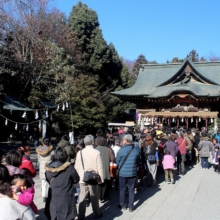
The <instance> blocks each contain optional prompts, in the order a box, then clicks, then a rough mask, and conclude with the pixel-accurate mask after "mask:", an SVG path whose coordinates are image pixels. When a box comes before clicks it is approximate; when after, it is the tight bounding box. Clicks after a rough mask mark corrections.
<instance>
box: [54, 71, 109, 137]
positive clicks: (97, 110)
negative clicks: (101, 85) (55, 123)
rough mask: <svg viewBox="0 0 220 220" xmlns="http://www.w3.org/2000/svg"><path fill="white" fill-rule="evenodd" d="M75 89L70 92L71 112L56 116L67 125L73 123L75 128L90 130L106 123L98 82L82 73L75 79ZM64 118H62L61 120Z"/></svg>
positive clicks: (84, 130)
mask: <svg viewBox="0 0 220 220" xmlns="http://www.w3.org/2000/svg"><path fill="white" fill-rule="evenodd" d="M74 84H75V85H76V87H75V89H74V90H73V91H72V93H71V94H70V96H71V98H70V105H71V113H72V116H71V114H69V112H66V113H64V114H57V115H56V117H57V118H58V119H59V121H60V122H61V123H63V124H64V125H65V127H66V128H67V127H70V126H72V124H73V127H74V128H77V129H79V130H80V131H83V132H85V133H86V132H88V131H89V130H93V129H94V128H100V127H102V126H103V125H105V123H106V120H105V119H106V118H105V117H106V115H105V106H104V105H103V103H102V102H101V101H100V100H99V92H98V91H97V83H96V82H95V81H94V79H93V78H92V77H90V76H86V75H83V74H81V75H80V76H79V77H78V78H77V79H75V82H74ZM61 119H62V120H61Z"/></svg>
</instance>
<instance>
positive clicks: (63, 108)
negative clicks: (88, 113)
mask: <svg viewBox="0 0 220 220" xmlns="http://www.w3.org/2000/svg"><path fill="white" fill-rule="evenodd" d="M62 110H63V111H65V104H64V103H63V107H62Z"/></svg>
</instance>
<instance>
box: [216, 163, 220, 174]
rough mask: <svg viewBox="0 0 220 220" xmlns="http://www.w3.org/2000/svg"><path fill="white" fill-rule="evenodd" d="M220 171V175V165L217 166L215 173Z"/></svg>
mask: <svg viewBox="0 0 220 220" xmlns="http://www.w3.org/2000/svg"><path fill="white" fill-rule="evenodd" d="M216 171H218V173H220V164H215V172H216Z"/></svg>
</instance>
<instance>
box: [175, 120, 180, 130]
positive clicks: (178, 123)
mask: <svg viewBox="0 0 220 220" xmlns="http://www.w3.org/2000/svg"><path fill="white" fill-rule="evenodd" d="M176 120H177V128H179V126H180V118H177V119H176Z"/></svg>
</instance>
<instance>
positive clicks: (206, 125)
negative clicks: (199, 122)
mask: <svg viewBox="0 0 220 220" xmlns="http://www.w3.org/2000/svg"><path fill="white" fill-rule="evenodd" d="M205 127H206V131H208V118H206V119H205Z"/></svg>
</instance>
